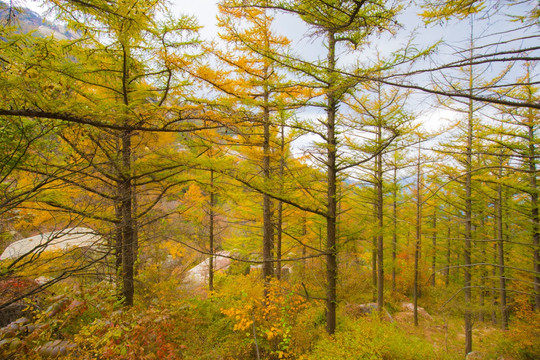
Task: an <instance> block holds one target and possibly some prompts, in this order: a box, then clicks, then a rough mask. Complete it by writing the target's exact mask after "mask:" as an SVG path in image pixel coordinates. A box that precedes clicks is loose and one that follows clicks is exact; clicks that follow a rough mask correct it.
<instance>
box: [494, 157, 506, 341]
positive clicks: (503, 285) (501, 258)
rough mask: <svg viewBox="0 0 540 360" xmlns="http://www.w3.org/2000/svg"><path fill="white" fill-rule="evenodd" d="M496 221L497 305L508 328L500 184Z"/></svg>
mask: <svg viewBox="0 0 540 360" xmlns="http://www.w3.org/2000/svg"><path fill="white" fill-rule="evenodd" d="M502 171H503V169H502V158H501V159H500V166H499V174H498V175H499V176H498V177H499V179H501V178H502V175H503V172H502ZM495 208H496V211H497V213H496V215H495V219H496V223H497V243H498V244H499V246H498V263H499V298H500V299H499V306H500V312H501V327H502V329H503V330H507V329H508V310H507V308H506V275H505V266H504V233H503V232H504V231H503V230H504V227H503V193H502V184H500V183H499V184H498V185H497V202H496V206H495Z"/></svg>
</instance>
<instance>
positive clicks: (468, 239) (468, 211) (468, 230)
mask: <svg viewBox="0 0 540 360" xmlns="http://www.w3.org/2000/svg"><path fill="white" fill-rule="evenodd" d="M471 28H472V25H471ZM470 46H471V51H470V53H471V54H470V56H471V58H472V56H473V50H472V49H473V41H472V30H471V44H470ZM472 71H473V70H472V65H471V66H470V67H469V95H470V96H471V97H472V95H473V93H472V87H473V73H472ZM473 115H474V106H473V101H472V100H471V99H470V100H469V110H468V119H467V145H466V160H465V161H466V164H465V247H464V249H463V250H464V251H463V261H464V264H463V265H464V283H463V286H464V295H465V312H464V320H465V354H468V353H470V352H471V351H472V314H471V311H470V308H471V285H472V282H471V267H470V266H471V245H472V189H471V186H472V184H471V182H472V138H473Z"/></svg>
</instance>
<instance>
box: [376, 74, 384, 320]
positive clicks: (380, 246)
mask: <svg viewBox="0 0 540 360" xmlns="http://www.w3.org/2000/svg"><path fill="white" fill-rule="evenodd" d="M377 93H378V98H379V105H380V104H381V83H380V82H378V83H377ZM381 143H382V116H381V108H380V106H379V108H378V116H377V147H379V146H381V145H382V144H381ZM376 163H377V168H376V173H377V176H376V185H377V201H376V206H377V307H378V308H379V311H380V312H381V313H382V311H383V305H384V266H383V261H384V253H383V251H384V239H383V225H384V218H383V215H384V214H383V170H382V151H379V153H378V154H377V162H376Z"/></svg>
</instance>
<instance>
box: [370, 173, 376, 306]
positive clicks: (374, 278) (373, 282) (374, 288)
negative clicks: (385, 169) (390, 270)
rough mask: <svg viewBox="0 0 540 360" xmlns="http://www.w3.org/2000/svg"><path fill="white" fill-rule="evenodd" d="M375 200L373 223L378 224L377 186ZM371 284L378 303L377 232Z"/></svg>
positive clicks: (372, 250) (373, 252)
mask: <svg viewBox="0 0 540 360" xmlns="http://www.w3.org/2000/svg"><path fill="white" fill-rule="evenodd" d="M374 190H375V199H374V202H373V223H374V224H377V201H376V194H377V185H376V184H375V189H374ZM371 284H372V289H373V291H372V299H373V302H376V301H377V232H374V233H373V236H372V237H371Z"/></svg>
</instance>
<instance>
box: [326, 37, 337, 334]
mask: <svg viewBox="0 0 540 360" xmlns="http://www.w3.org/2000/svg"><path fill="white" fill-rule="evenodd" d="M335 51H336V39H335V36H334V33H333V32H331V31H330V32H328V73H329V76H330V80H331V81H330V83H331V85H333V81H332V78H333V77H334V75H335V74H334V69H335V65H336V54H335ZM333 91H334V90H333V89H328V93H327V95H326V96H327V108H326V111H327V115H328V119H327V120H328V121H327V124H326V126H327V145H328V148H327V176H328V183H327V214H326V282H327V284H326V286H327V289H326V331H327V332H328V334H333V333H334V332H335V331H336V305H337V293H336V282H337V248H336V240H337V239H336V238H337V236H336V235H337V234H336V217H337V198H336V195H337V193H336V190H337V165H336V156H337V152H336V146H337V142H336V134H335V127H336V113H337V100H336V98H335V94H334V92H333Z"/></svg>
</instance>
